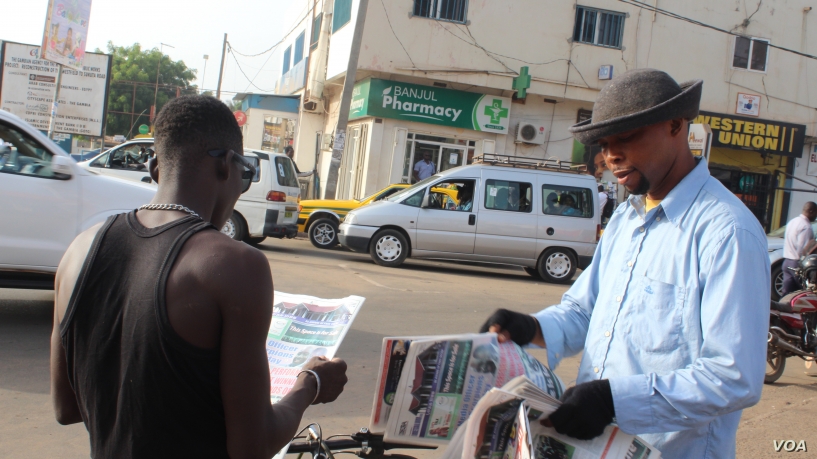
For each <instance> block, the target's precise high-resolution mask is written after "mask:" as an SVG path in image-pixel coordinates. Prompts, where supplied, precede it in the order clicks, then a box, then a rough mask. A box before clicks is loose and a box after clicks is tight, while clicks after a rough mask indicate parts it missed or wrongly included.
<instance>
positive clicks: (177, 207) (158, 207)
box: [139, 204, 201, 218]
mask: <svg viewBox="0 0 817 459" xmlns="http://www.w3.org/2000/svg"><path fill="white" fill-rule="evenodd" d="M139 210H179V211H182V212H187V213H188V214H190V215H192V216H194V217H196V218H201V217H200V216H199V214H197V213H195V212H193V211H192V210H190V209H188V208H187V207H185V206H183V205H181V204H145V205H144V206H141V207H139Z"/></svg>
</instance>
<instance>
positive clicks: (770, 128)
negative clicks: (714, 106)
mask: <svg viewBox="0 0 817 459" xmlns="http://www.w3.org/2000/svg"><path fill="white" fill-rule="evenodd" d="M694 122H695V123H703V124H709V126H710V128H711V129H712V134H713V135H712V150H711V152H710V157H709V171H710V173H711V174H712V176H713V177H715V178H717V179H718V180H719V181H720V182H721V183H723V185H724V186H726V187H727V188H728V189H729V190H730V191H731V192H733V193H735V195H736V196H738V197H739V198H740V199H741V201H743V203H744V204H746V206H747V207H748V208H749V209H750V210H751V211H752V213H753V214H754V215H755V216H756V217H757V219H758V220H759V221H760V223H761V224H762V225H763V226H764V228H765V229H766V231H770V230H773V229H775V228H778V227H779V226H781V225H784V224H785V223H786V222H785V219H786V218H787V216H788V204H789V192H787V191H785V190H783V188H786V178H787V176H786V174H792V173H793V171H794V158H800V157H802V156H803V146H804V142H805V134H806V126H804V125H800V124H792V123H784V122H780V121H774V120H766V119H760V118H750V117H745V116H736V115H728V114H723V113H712V112H705V111H702V112H701V113H700V115H699V116H698V118H696V119H695V121H694Z"/></svg>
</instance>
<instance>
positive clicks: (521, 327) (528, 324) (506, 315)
mask: <svg viewBox="0 0 817 459" xmlns="http://www.w3.org/2000/svg"><path fill="white" fill-rule="evenodd" d="M491 325H499V328H501V329H502V330H504V331H506V332H508V334H510V335H511V340H512V341H513V342H514V343H516V344H518V345H520V346H524V345H526V344H528V343H530V342H531V341H533V338H534V337H535V336H536V330H538V329H539V321H538V320H536V319H535V318H534V317H533V316H530V315H528V314H522V313H519V312H514V311H509V310H507V309H497V310H496V311H494V313H493V314H492V315H491V317H489V318H488V320H486V321H485V323H484V324H482V328H480V329H479V332H480V333H487V332H488V329H489V328H491Z"/></svg>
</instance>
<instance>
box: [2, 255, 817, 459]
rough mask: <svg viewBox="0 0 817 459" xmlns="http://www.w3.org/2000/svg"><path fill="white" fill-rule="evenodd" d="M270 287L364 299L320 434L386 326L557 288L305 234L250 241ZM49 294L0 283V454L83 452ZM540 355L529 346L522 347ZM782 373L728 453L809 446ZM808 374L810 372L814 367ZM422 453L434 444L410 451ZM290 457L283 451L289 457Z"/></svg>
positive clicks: (316, 410) (343, 407)
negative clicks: (376, 258) (57, 369)
mask: <svg viewBox="0 0 817 459" xmlns="http://www.w3.org/2000/svg"><path fill="white" fill-rule="evenodd" d="M262 249H263V251H264V253H265V254H266V255H267V258H268V259H269V260H270V266H271V267H272V272H273V278H274V281H275V287H276V289H278V290H281V291H286V292H291V293H305V294H310V295H315V296H319V297H325V298H336V297H343V296H347V295H352V294H356V295H361V296H364V297H366V298H367V300H366V304H365V305H364V307H363V310H362V311H361V313H360V315H359V316H358V318H357V321H356V322H355V324H354V327H353V328H352V330H351V331H350V332H349V334H348V336H347V337H346V341H345V342H344V345H343V347H342V348H341V350H340V354H339V355H340V357H343V358H344V359H346V360H347V361H348V363H349V377H350V382H349V385H348V386H347V390H346V392H345V393H344V394H343V395H342V396H341V397H340V399H339V400H338V401H337V402H336V403H334V404H331V405H323V406H318V407H312V408H310V409H309V410H308V411H307V413H306V416H305V420H309V421H316V422H319V423H320V424H321V425H322V426H323V431H324V432H325V433H326V434H339V433H351V432H352V431H354V430H356V429H357V428H358V427H362V426H365V425H367V424H368V417H369V413H370V410H371V405H372V393H373V389H374V367H375V366H376V365H377V363H378V352H379V350H380V345H381V340H382V338H383V337H384V336H387V335H406V334H408V335H414V334H418V335H423V334H442V333H462V332H471V331H475V330H477V329H478V328H479V326H480V325H481V323H482V321H483V320H484V319H485V317H487V316H488V315H489V314H490V313H491V312H492V311H493V310H494V309H495V308H497V307H508V308H513V309H516V310H519V311H526V312H534V311H537V310H539V309H540V308H542V307H543V306H546V305H549V304H554V303H556V302H558V301H559V298H560V297H561V294H562V293H563V292H564V291H565V287H563V286H556V285H550V284H545V283H543V282H541V281H537V280H534V279H533V278H531V277H530V276H528V275H527V274H525V273H524V271H522V270H521V269H516V268H507V269H504V268H485V267H479V266H470V265H462V264H450V263H443V262H417V261H409V262H408V263H406V264H405V265H404V267H401V268H398V269H388V268H382V267H380V266H377V265H375V264H374V263H372V262H371V260H370V259H369V257H368V256H364V255H360V254H354V253H350V252H347V251H344V250H341V249H337V250H331V251H319V250H317V249H314V248H313V247H312V246H311V245H310V244H309V242H308V241H306V240H298V239H296V240H284V241H277V240H274V241H270V242H265V243H264V244H263V245H262ZM52 295H53V292H42V291H25V290H0V413H2V415H0V457H2V458H30V457H52V458H81V457H88V437H87V433H86V431H85V428H84V426H82V425H73V426H68V427H63V426H60V425H58V424H57V423H56V422H55V421H54V418H53V414H52V411H51V404H50V398H49V380H48V338H49V333H50V329H51V320H52V319H51V314H52V308H53V299H52ZM534 355H535V356H536V357H537V358H539V359H540V360H541V359H544V358H545V356H544V354H543V353H542V352H541V351H537V352H534ZM788 364H789V365H788V367H787V371H786V374H785V375H784V377H783V378H782V379H781V380H780V382H779V383H778V384H776V385H774V386H767V387H765V388H764V393H763V399H762V401H761V403H760V404H759V405H758V406H756V407H754V408H752V409H750V410H747V411H746V412H745V414H744V417H743V423H742V426H741V429H740V430H739V432H738V438H739V444H738V457H741V458H766V457H769V456H771V455H772V454H775V453H774V448H773V440H788V439H791V440H797V441H799V440H806V441H807V444H808V445H809V446H810V452H809V453H806V455H803V454H802V453H801V456H800V457H808V455H814V454H815V453H813V452H812V451H817V436H815V434H814V433H813V432H814V431H815V429H814V424H815V421H817V414H815V412H817V411H815V410H817V378H816V377H810V376H808V375H806V374H805V368H804V366H803V363H802V362H801V361H799V360H795V359H790V360H789V362H788ZM577 368H578V358H577V357H574V358H571V359H566V360H565V361H564V362H563V364H562V365H561V366H560V367H559V368H558V369H557V373H558V374H559V375H560V376H561V377H562V379H563V380H564V381H565V383H567V384H571V383H572V382H573V381H574V379H575V375H576V370H577ZM811 374H812V375H815V376H817V368H812V370H811ZM416 455H417V456H418V457H422V458H426V457H428V458H433V457H437V456H439V453H437V452H421V453H418V454H416ZM293 457H294V456H293Z"/></svg>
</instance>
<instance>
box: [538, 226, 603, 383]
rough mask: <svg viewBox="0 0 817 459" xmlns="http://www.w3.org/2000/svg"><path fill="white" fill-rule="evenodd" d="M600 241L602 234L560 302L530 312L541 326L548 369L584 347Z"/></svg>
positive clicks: (595, 293)
mask: <svg viewBox="0 0 817 459" xmlns="http://www.w3.org/2000/svg"><path fill="white" fill-rule="evenodd" d="M603 244H604V237H602V238H601V241H600V242H599V244H597V245H596V252H595V253H594V254H593V261H591V262H590V266H588V267H587V268H586V269H585V270H584V271H582V273H581V274H580V275H579V278H578V279H576V282H574V283H573V286H572V287H570V289H569V290H568V291H567V292H565V294H564V295H563V296H562V302H561V303H560V304H558V305H556V306H551V307H549V308H547V309H544V310H542V311H540V312H538V313H536V314H534V315H533V317H535V318H536V320H538V321H539V327H540V328H541V329H542V336H543V337H544V339H545V347H546V348H547V355H548V366H549V367H550V368H551V369H555V368H556V367H557V366H559V362H561V361H562V359H563V358H565V357H570V356H571V355H575V354H578V353H579V352H581V351H583V350H584V343H585V341H586V339H587V329H588V327H589V326H590V315H591V314H592V313H593V306H594V305H595V304H596V298H597V297H598V292H599V258H600V256H599V252H600V251H601V248H602V245H603Z"/></svg>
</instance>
